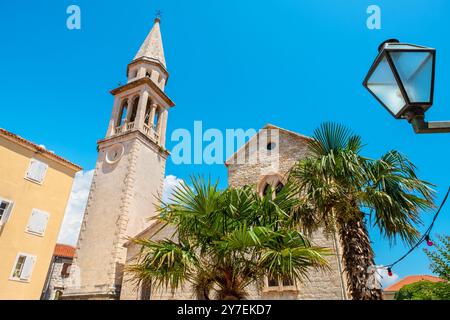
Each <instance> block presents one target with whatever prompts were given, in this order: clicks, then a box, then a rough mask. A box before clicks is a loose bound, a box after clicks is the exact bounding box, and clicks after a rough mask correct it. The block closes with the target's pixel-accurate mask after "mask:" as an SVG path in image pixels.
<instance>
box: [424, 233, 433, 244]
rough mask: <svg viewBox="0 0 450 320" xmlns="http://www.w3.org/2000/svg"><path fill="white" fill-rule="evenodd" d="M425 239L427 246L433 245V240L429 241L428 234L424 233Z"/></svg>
mask: <svg viewBox="0 0 450 320" xmlns="http://www.w3.org/2000/svg"><path fill="white" fill-rule="evenodd" d="M425 240H426V241H427V245H428V246H429V247H431V246H432V245H433V241H431V239H430V236H429V235H426V236H425Z"/></svg>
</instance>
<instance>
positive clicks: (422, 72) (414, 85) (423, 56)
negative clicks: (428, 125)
mask: <svg viewBox="0 0 450 320" xmlns="http://www.w3.org/2000/svg"><path fill="white" fill-rule="evenodd" d="M389 54H390V55H391V57H392V61H393V62H394V65H395V68H396V69H397V72H398V74H399V76H400V79H401V81H402V83H403V87H404V88H405V90H406V93H407V95H408V98H409V100H410V101H411V102H423V103H430V102H431V82H432V71H433V55H432V54H431V53H430V52H427V51H420V52H408V51H404V52H390V53H389Z"/></svg>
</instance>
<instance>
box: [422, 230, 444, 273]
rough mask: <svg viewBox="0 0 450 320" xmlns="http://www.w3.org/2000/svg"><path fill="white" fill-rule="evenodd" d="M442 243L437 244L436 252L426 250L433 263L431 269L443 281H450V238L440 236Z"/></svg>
mask: <svg viewBox="0 0 450 320" xmlns="http://www.w3.org/2000/svg"><path fill="white" fill-rule="evenodd" d="M438 239H439V241H440V243H435V244H434V245H435V248H436V250H434V251H430V250H428V249H424V251H425V253H426V255H427V256H428V258H429V259H430V261H431V265H430V269H431V271H433V272H434V273H435V274H437V275H439V277H441V278H442V279H446V280H447V281H450V236H439V237H438Z"/></svg>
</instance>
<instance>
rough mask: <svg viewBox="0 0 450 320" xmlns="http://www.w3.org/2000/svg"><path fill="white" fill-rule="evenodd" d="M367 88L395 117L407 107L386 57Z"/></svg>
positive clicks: (370, 79)
mask: <svg viewBox="0 0 450 320" xmlns="http://www.w3.org/2000/svg"><path fill="white" fill-rule="evenodd" d="M367 88H368V89H369V90H370V91H372V93H373V94H374V95H375V96H377V97H378V99H380V100H381V102H382V103H383V104H384V105H385V106H386V107H387V108H388V109H389V110H391V112H392V113H393V114H395V115H397V114H398V113H399V111H400V110H401V109H402V108H403V107H404V106H405V104H406V103H405V99H404V98H403V96H402V93H401V90H400V88H399V86H398V84H397V81H395V77H394V74H393V73H392V70H391V67H390V65H389V63H388V61H387V59H386V57H384V58H383V59H382V60H381V61H380V62H379V63H378V65H377V66H376V68H375V70H374V72H373V73H372V75H371V76H370V78H369V80H368V81H367Z"/></svg>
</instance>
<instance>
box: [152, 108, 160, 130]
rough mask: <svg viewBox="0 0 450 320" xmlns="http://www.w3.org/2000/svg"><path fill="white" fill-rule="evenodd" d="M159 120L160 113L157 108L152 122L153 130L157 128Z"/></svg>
mask: <svg viewBox="0 0 450 320" xmlns="http://www.w3.org/2000/svg"><path fill="white" fill-rule="evenodd" d="M160 119H161V111H160V110H159V108H157V109H156V110H155V119H154V120H153V128H157V127H158V124H159V120H160Z"/></svg>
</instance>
